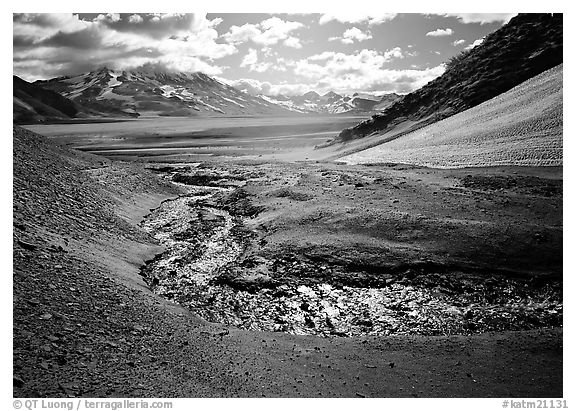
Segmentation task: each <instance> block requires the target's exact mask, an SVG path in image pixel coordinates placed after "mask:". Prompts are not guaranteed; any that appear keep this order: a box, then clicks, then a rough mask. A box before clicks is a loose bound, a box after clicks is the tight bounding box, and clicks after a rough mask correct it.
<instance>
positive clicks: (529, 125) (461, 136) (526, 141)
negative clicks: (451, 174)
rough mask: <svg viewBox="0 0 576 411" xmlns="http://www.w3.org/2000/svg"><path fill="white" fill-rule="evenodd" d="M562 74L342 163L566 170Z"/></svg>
mask: <svg viewBox="0 0 576 411" xmlns="http://www.w3.org/2000/svg"><path fill="white" fill-rule="evenodd" d="M562 74H563V69H562V65H559V66H557V67H555V68H553V69H550V70H548V71H545V72H544V73H541V74H539V75H538V76H536V77H533V78H531V79H529V80H527V81H525V82H523V83H522V84H520V85H519V86H517V87H515V88H513V89H512V90H509V91H507V92H505V93H503V94H500V95H499V96H497V97H495V98H493V99H491V100H488V101H486V102H484V103H482V104H480V105H478V106H476V107H473V108H470V109H468V110H466V111H463V112H461V113H458V114H456V115H454V116H451V117H449V118H447V119H444V120H441V121H438V122H436V123H434V124H431V125H428V126H426V127H423V128H420V129H419V130H416V131H413V132H411V133H409V134H407V135H404V136H402V137H399V138H396V139H393V140H391V141H389V142H386V143H383V144H380V145H378V146H376V147H373V148H370V149H367V150H363V151H360V152H358V153H355V154H352V155H348V156H345V157H343V158H342V159H341V160H343V161H346V162H347V163H353V164H358V163H378V162H387V163H410V164H417V165H423V166H429V167H441V168H453V167H482V166H496V165H521V166H561V165H562V157H563V154H562V123H563V118H562V106H563V104H562Z"/></svg>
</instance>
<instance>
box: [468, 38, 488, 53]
mask: <svg viewBox="0 0 576 411" xmlns="http://www.w3.org/2000/svg"><path fill="white" fill-rule="evenodd" d="M483 42H484V37H482V38H481V39H477V40H474V42H473V43H472V44H469V45H467V46H466V47H464V50H470V49H473V48H474V47H476V46H478V45H480V44H482V43H483Z"/></svg>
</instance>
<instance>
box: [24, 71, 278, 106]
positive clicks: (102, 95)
mask: <svg viewBox="0 0 576 411" xmlns="http://www.w3.org/2000/svg"><path fill="white" fill-rule="evenodd" d="M34 84H36V85H39V86H41V87H42V88H44V89H49V90H53V91H56V92H58V93H60V94H61V95H63V96H64V97H66V98H68V99H70V100H72V101H74V102H76V103H78V104H81V105H82V106H84V107H89V108H91V109H93V110H96V111H99V112H101V113H105V114H108V115H119V116H134V117H137V116H143V115H145V116H149V115H159V116H199V115H258V114H263V115H270V114H289V111H288V110H287V109H286V108H284V107H282V106H279V105H276V104H274V103H272V102H270V101H267V100H265V99H262V98H260V97H257V96H251V95H249V94H246V93H244V92H241V91H240V90H237V89H235V88H234V87H231V86H229V85H227V84H224V83H222V82H220V81H218V80H216V79H214V78H212V77H210V76H207V75H206V74H203V73H163V72H152V71H133V70H129V71H115V70H110V69H108V68H106V67H103V68H101V69H98V70H95V71H92V72H90V73H85V74H81V75H77V76H67V77H58V78H55V79H52V80H46V81H37V82H35V83H34Z"/></svg>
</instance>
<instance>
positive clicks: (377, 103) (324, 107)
mask: <svg viewBox="0 0 576 411" xmlns="http://www.w3.org/2000/svg"><path fill="white" fill-rule="evenodd" d="M260 97H261V98H263V99H265V100H266V101H269V102H271V103H274V104H277V105H280V106H283V107H286V108H287V109H289V110H291V111H295V112H298V113H329V114H341V113H350V114H360V113H371V112H372V113H373V112H378V111H380V110H384V109H385V108H387V107H388V106H390V105H391V104H392V103H394V102H395V101H397V100H399V99H400V98H402V96H400V95H398V94H396V93H390V94H384V95H374V94H369V93H354V94H353V95H352V96H342V95H340V94H337V93H335V92H333V91H329V92H328V93H326V94H324V95H320V94H318V93H316V92H315V91H309V92H307V93H305V94H303V95H301V96H284V95H277V96H266V95H260Z"/></svg>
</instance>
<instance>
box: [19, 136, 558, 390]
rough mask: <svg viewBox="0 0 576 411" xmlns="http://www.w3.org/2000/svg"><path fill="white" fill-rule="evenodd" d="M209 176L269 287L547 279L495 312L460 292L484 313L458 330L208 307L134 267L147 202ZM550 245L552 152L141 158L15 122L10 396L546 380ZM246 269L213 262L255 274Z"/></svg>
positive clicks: (230, 280) (217, 202)
mask: <svg viewBox="0 0 576 411" xmlns="http://www.w3.org/2000/svg"><path fill="white" fill-rule="evenodd" d="M176 175H178V176H179V177H176ZM52 176H56V178H53V177H52ZM171 180H175V181H178V182H179V184H174V183H173V182H171ZM207 188H208V189H210V188H212V189H221V188H226V189H228V191H223V192H222V194H221V195H219V196H214V197H212V198H209V199H207V200H206V201H207V202H206V203H204V204H203V205H199V206H201V207H205V208H209V209H210V210H213V211H212V214H214V215H210V213H204V214H202V212H200V211H198V212H199V213H200V214H198V215H199V216H200V215H201V216H202V218H200V217H198V218H199V219H200V221H201V222H203V223H205V222H206V221H208V222H210V224H213V225H215V226H216V227H217V224H220V223H219V222H222V221H228V220H227V215H225V214H223V213H221V218H220V217H218V216H217V215H218V213H219V211H217V210H225V211H226V212H227V213H228V214H230V215H233V216H235V218H237V220H236V221H240V222H242V227H240V228H241V229H242V230H244V231H237V232H236V235H237V236H239V237H242V236H243V234H245V235H244V237H246V238H249V239H250V241H247V242H245V243H243V245H242V247H243V248H242V249H241V250H239V252H240V253H241V256H242V258H243V260H242V261H243V262H244V263H247V262H250V261H256V262H258V264H260V265H264V266H266V267H267V269H268V271H266V276H267V277H268V278H267V279H266V281H267V282H270V281H272V282H276V284H274V287H277V286H279V285H286V284H288V283H291V282H292V283H297V284H299V285H306V286H307V287H312V286H314V285H315V284H318V283H320V282H321V283H328V284H332V285H333V286H334V287H342V286H350V285H356V286H364V287H371V286H373V284H379V285H380V286H386V284H399V283H400V284H403V286H406V287H413V288H414V287H416V286H425V287H429V288H430V289H435V290H436V291H437V292H439V293H449V294H454V293H455V290H450V284H449V283H451V282H452V281H451V278H452V276H454V278H463V277H465V278H468V279H472V280H473V281H474V284H480V286H481V287H483V288H481V289H482V290H489V289H490V287H496V288H498V287H499V286H500V285H502V284H512V282H513V283H514V284H516V285H518V284H520V285H522V287H523V290H524V291H523V294H522V296H524V297H526V296H529V297H530V298H532V297H531V296H533V295H535V294H531V293H532V292H533V291H535V290H536V291H537V290H544V289H546V290H549V291H550V294H549V296H550V299H549V300H550V301H552V302H553V305H550V304H548V305H542V306H539V307H540V308H542V309H543V310H544V311H538V310H535V311H534V312H538V315H535V316H533V317H530V316H527V317H525V318H523V321H516V320H518V318H517V317H513V319H514V320H515V321H500V320H499V321H496V322H494V323H490V322H489V321H490V319H491V318H495V317H490V315H488V317H485V316H484V317H482V316H479V317H474V315H477V314H476V313H477V311H474V310H471V312H472V314H470V315H472V317H471V318H468V319H467V320H468V323H476V324H479V325H480V324H488V325H489V326H488V327H486V328H482V327H480V329H474V328H469V327H468V328H466V329H464V330H462V329H458V330H457V332H454V330H452V331H450V330H448V331H446V330H442V329H438V328H433V327H432V328H431V329H430V330H431V331H429V332H426V333H422V332H416V333H414V332H398V333H392V334H391V335H383V334H381V333H377V334H374V335H372V334H370V333H369V332H366V333H352V334H353V335H354V336H351V337H344V336H339V335H337V334H331V333H330V332H327V333H325V335H326V336H324V337H322V336H319V335H294V334H290V333H282V332H272V331H254V330H250V329H243V328H249V327H243V325H242V324H240V328H238V327H234V326H229V325H223V324H218V323H211V322H208V321H206V320H205V319H203V318H201V316H198V315H197V314H196V313H195V312H194V311H193V310H192V311H191V310H187V309H185V308H183V307H182V306H181V305H178V304H175V303H173V302H170V301H168V300H169V299H170V300H176V301H177V300H178V299H177V298H174V295H172V296H169V298H168V299H166V298H163V297H162V296H160V295H158V294H155V293H154V292H152V291H151V289H154V288H155V287H157V286H158V285H159V283H155V282H154V278H153V277H150V276H149V274H150V273H149V272H146V269H144V270H143V271H142V272H141V271H140V270H141V269H142V267H143V265H144V264H145V262H146V261H148V264H147V265H146V267H150V261H149V260H151V259H152V258H153V257H154V256H156V255H159V253H161V252H164V251H166V246H167V245H169V244H167V243H163V244H162V245H163V246H164V248H163V247H161V246H160V243H159V239H161V238H162V237H161V235H160V237H158V236H155V237H156V239H155V238H153V237H152V235H153V234H157V233H156V232H155V231H154V229H155V228H154V227H155V226H153V224H154V221H153V220H150V219H151V218H152V217H154V213H157V212H158V210H160V209H159V208H158V207H161V206H162V205H163V204H164V205H166V204H169V202H170V201H172V200H173V199H175V198H178V197H180V198H185V197H182V196H183V195H188V194H189V193H190V190H196V191H195V192H196V194H200V193H199V191H200V190H206V189H207ZM234 193H236V194H234ZM190 207H192V211H194V205H193V204H192V205H190ZM214 210H216V211H214ZM194 213H196V211H194ZM215 215H216V216H215ZM159 218H163V217H162V216H159ZM222 219H224V220H222ZM146 221H152V222H150V223H149V224H152V225H149V226H146V224H147V223H146ZM156 221H158V220H156ZM143 222H144V223H143ZM184 231H185V228H184V230H183V231H181V232H179V233H182V232H184ZM215 232H216V233H223V232H224V231H223V229H218V228H217V229H216V231H215ZM189 240H190V241H196V240H195V239H194V238H192V239H189ZM198 244H200V245H202V244H203V243H202V242H200V243H198ZM561 250H562V170H561V168H514V167H499V168H487V169H460V170H432V169H427V168H423V167H412V166H405V165H398V164H396V165H394V164H388V165H381V166H374V167H370V166H349V165H342V164H334V163H316V162H303V163H281V162H268V161H260V162H258V161H254V160H240V159H237V160H235V161H228V162H213V163H209V162H208V163H207V162H202V163H201V164H194V165H189V166H182V165H170V164H163V165H162V164H149V165H146V166H144V165H139V164H137V163H123V162H117V161H110V160H107V159H105V158H103V157H98V156H94V155H91V154H84V153H81V152H78V151H72V150H68V149H66V148H62V147H59V146H56V145H54V144H53V143H51V142H49V141H47V140H46V139H45V138H43V137H40V136H38V135H35V134H33V133H31V132H29V131H25V130H22V129H20V128H15V129H14V251H13V252H14V276H13V287H14V288H13V290H14V291H13V292H14V317H13V326H14V351H13V358H14V396H15V397H52V396H89V397H120V396H123V397H238V396H240V397H261V396H267V397H302V396H305V397H562V395H563V380H562V364H563V353H562V351H563V336H562V334H563V333H562V327H561V320H562V295H561V281H562V251H561ZM288 262H289V263H290V267H288ZM294 262H295V263H296V264H293V263H294ZM258 264H256V265H258ZM282 264H284V265H285V266H282ZM252 266H254V264H253V265H252ZM292 266H300V267H301V268H302V269H293V268H291V267H292ZM318 266H322V267H326V268H325V269H322V270H321V271H318V270H315V269H314V268H316V267H318ZM239 267H242V265H241V264H240V265H239ZM279 267H280V268H282V269H279ZM141 273H142V274H144V278H143V277H142V276H141V275H140V274H141ZM318 273H320V274H318ZM254 278H255V277H249V278H242V276H234V275H231V276H228V277H225V278H223V280H224V281H226V282H227V283H225V284H228V285H229V286H230V287H232V288H233V289H234V287H236V288H243V289H245V288H246V287H248V288H250V287H255V288H257V289H261V288H266V286H268V285H269V284H268V285H266V283H262V282H261V281H259V280H258V281H255V280H254ZM259 278H260V279H262V276H261V277H259ZM145 280H146V282H145ZM346 282H348V283H346ZM382 282H383V283H382ZM456 282H457V281H456ZM278 283H280V284H278ZM344 283H346V284H344ZM352 283H354V284H352ZM440 283H441V284H440ZM160 284H161V283H160ZM382 284H384V285H382ZM439 286H441V287H439ZM474 287H475V285H474ZM440 288H442V290H441V289H440ZM506 289H514V290H516V288H513V287H512V288H510V287H508V288H506ZM155 291H158V290H155ZM464 291H466V290H464ZM243 292H244V291H243ZM536 294H537V293H536ZM485 298H487V297H486V296H485ZM550 301H549V302H550ZM179 302H180V303H182V302H181V301H179ZM406 302H407V303H408V301H406ZM481 302H482V301H479V303H481ZM532 302H533V303H538V301H532ZM184 305H185V304H184ZM479 305H481V304H479ZM527 307H528V308H530V306H529V304H528V305H527ZM466 312H468V311H466ZM478 312H480V311H478ZM198 313H199V314H201V315H202V316H204V317H205V318H206V317H207V316H206V315H204V313H202V312H201V310H198ZM457 315H458V316H461V317H462V318H463V320H466V318H465V317H466V316H467V314H465V313H464V311H462V312H461V313H460V314H457ZM478 315H479V314H478ZM482 315H484V314H482ZM511 315H512V314H511ZM458 318H460V317H458ZM499 318H500V317H499ZM502 318H506V316H503V317H502ZM487 321H488V322H487ZM490 324H493V326H492V328H490V327H491V326H490ZM308 326H309V328H312V326H311V325H310V324H309V325H308ZM242 327H243V328H242ZM309 334H314V333H312V332H310V333H309ZM317 334H320V335H324V334H322V333H317ZM425 334H426V335H425Z"/></svg>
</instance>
